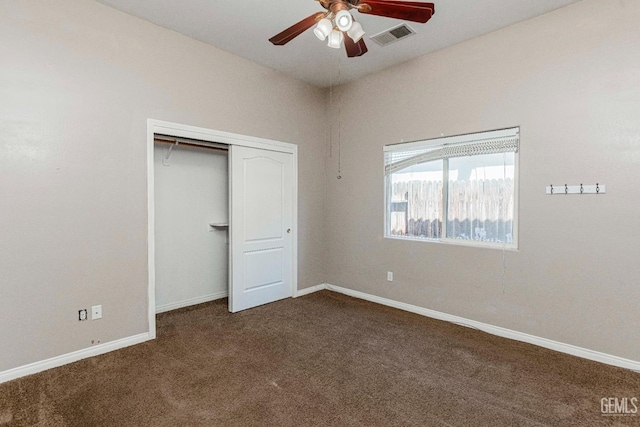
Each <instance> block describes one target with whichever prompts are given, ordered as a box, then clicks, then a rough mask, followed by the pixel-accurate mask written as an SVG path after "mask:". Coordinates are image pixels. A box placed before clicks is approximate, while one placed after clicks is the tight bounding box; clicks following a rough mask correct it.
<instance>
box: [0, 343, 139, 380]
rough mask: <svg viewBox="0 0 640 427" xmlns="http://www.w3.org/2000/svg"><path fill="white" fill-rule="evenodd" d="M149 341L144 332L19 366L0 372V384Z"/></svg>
mask: <svg viewBox="0 0 640 427" xmlns="http://www.w3.org/2000/svg"><path fill="white" fill-rule="evenodd" d="M150 339H151V336H150V334H149V333H148V332H145V333H142V334H138V335H133V336H131V337H127V338H122V339H119V340H115V341H110V342H106V343H104V344H98V345H94V346H92V347H89V348H85V349H82V350H78V351H74V352H72V353H67V354H63V355H61V356H56V357H52V358H51V359H46V360H42V361H40V362H34V363H30V364H28V365H24V366H19V367H17V368H13V369H9V370H8V371H3V372H0V384H1V383H4V382H7V381H11V380H15V379H17V378H20V377H25V376H27V375H32V374H37V373H38V372H42V371H46V370H47V369H51V368H57V367H59V366H62V365H66V364H68V363H73V362H77V361H78V360H82V359H86V358H88V357H93V356H98V355H100V354H104V353H109V352H110V351H114V350H119V349H121V348H125V347H129V346H131V345H135V344H140V343H143V342H145V341H149V340H150Z"/></svg>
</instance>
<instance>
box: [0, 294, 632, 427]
mask: <svg viewBox="0 0 640 427" xmlns="http://www.w3.org/2000/svg"><path fill="white" fill-rule="evenodd" d="M226 303H227V301H226V299H225V300H219V301H215V302H212V303H207V304H201V305H198V306H194V307H191V308H187V309H182V310H177V311H174V312H170V313H165V314H162V315H159V316H158V339H156V340H155V341H152V342H148V343H144V344H140V345H137V346H134V347H130V348H126V349H123V350H119V351H116V352H112V353H109V354H106V355H103V356H98V357H94V358H91V359H87V360H83V361H80V362H77V363H73V364H70V365H67V366H63V367H61V368H57V369H52V370H49V371H46V372H43V373H40V374H36V375H32V376H29V377H25V378H21V379H19V380H16V381H11V382H8V383H5V384H0V426H3V427H5V426H26V425H38V426H540V425H548V426H590V425H640V414H636V415H629V416H624V417H623V416H603V415H602V414H601V405H600V399H601V398H603V397H618V398H624V397H627V398H631V397H640V374H638V373H634V372H631V371H627V370H624V369H619V368H615V367H611V366H608V365H603V364H599V363H596V362H591V361H588V360H583V359H579V358H576V357H572V356H568V355H564V354H560V353H556V352H553V351H550V350H546V349H543V348H539V347H535V346H532V345H529V344H524V343H520V342H516V341H510V340H507V339H503V338H498V337H495V336H492V335H488V334H485V333H483V332H479V331H476V330H473V329H469V328H465V327H461V326H457V325H453V324H449V323H446V322H440V321H436V320H432V319H428V318H425V317H422V316H418V315H414V314H411V313H406V312H403V311H399V310H395V309H392V308H388V307H384V306H380V305H376V304H373V303H369V302H366V301H361V300H356V299H353V298H350V297H347V296H344V295H340V294H336V293H332V292H329V291H322V292H318V293H315V294H311V295H308V296H305V297H302V298H298V299H295V300H294V299H288V300H284V301H279V302H276V303H273V304H268V305H265V306H262V307H258V308H255V309H252V310H248V311H244V312H241V313H236V314H230V313H228V311H227V306H226ZM631 409H632V407H631Z"/></svg>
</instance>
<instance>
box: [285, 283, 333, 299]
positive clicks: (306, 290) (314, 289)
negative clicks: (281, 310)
mask: <svg viewBox="0 0 640 427" xmlns="http://www.w3.org/2000/svg"><path fill="white" fill-rule="evenodd" d="M323 289H327V284H326V283H322V284H320V285H315V286H310V287H308V288H304V289H298V290H296V291H295V292H294V293H293V297H294V298H298V297H301V296H303V295H309V294H312V293H314V292H318V291H321V290H323Z"/></svg>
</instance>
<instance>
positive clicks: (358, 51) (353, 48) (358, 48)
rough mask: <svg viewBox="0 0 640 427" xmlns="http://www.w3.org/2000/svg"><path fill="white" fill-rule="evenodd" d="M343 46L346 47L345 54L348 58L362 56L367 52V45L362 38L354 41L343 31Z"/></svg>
mask: <svg viewBox="0 0 640 427" xmlns="http://www.w3.org/2000/svg"><path fill="white" fill-rule="evenodd" d="M344 48H345V49H346V51H347V56H348V57H349V58H355V57H357V56H362V55H364V54H365V53H367V50H368V49H367V45H366V44H365V43H364V39H360V40H358V42H357V43H355V42H354V41H353V40H351V37H349V36H348V35H347V33H344Z"/></svg>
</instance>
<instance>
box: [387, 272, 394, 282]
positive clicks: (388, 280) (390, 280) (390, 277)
mask: <svg viewBox="0 0 640 427" xmlns="http://www.w3.org/2000/svg"><path fill="white" fill-rule="evenodd" d="M387 282H393V271H387Z"/></svg>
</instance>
